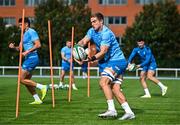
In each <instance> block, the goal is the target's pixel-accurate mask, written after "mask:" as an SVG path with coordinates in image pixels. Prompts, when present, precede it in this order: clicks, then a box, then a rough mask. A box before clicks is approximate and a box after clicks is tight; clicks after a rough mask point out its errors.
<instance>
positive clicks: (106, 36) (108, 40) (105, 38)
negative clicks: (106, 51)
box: [101, 32, 111, 46]
mask: <svg viewBox="0 0 180 125" xmlns="http://www.w3.org/2000/svg"><path fill="white" fill-rule="evenodd" d="M110 44H111V36H110V34H109V33H108V32H106V33H104V34H103V35H102V41H101V46H110Z"/></svg>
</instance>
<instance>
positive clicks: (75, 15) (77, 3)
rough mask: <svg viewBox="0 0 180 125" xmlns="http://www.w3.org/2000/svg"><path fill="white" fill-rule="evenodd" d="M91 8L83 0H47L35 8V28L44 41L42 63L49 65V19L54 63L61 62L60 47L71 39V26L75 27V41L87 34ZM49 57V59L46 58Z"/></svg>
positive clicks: (41, 52) (41, 51) (41, 55)
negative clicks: (65, 0)
mask: <svg viewBox="0 0 180 125" xmlns="http://www.w3.org/2000/svg"><path fill="white" fill-rule="evenodd" d="M90 14H91V13H90V9H89V8H87V7H86V6H85V3H84V1H83V0H74V1H73V2H72V4H71V5H69V4H68V3H66V2H64V0H47V2H45V3H42V4H40V5H39V6H38V7H37V8H36V9H35V28H36V30H37V31H38V33H39V36H40V40H41V43H42V49H41V50H40V58H41V60H42V62H41V65H49V47H48V44H49V43H48V24H47V22H48V20H50V21H51V26H52V50H53V64H54V65H58V64H59V62H60V59H61V57H60V53H59V51H60V49H61V48H62V47H63V46H64V45H65V42H66V40H71V28H72V26H74V27H75V42H76V41H78V40H80V38H82V37H83V36H84V35H85V33H86V32H85V31H86V30H87V29H88V27H89V26H90V24H89V17H90ZM46 59H48V60H46Z"/></svg>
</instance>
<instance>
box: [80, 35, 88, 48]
mask: <svg viewBox="0 0 180 125" xmlns="http://www.w3.org/2000/svg"><path fill="white" fill-rule="evenodd" d="M89 41H90V38H89V37H88V36H87V35H86V36H85V37H84V38H83V39H81V40H80V41H79V42H78V45H80V46H86V45H87V44H88V42H89Z"/></svg>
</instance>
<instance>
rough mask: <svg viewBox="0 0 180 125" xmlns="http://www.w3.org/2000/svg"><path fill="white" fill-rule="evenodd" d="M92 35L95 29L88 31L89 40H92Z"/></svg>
mask: <svg viewBox="0 0 180 125" xmlns="http://www.w3.org/2000/svg"><path fill="white" fill-rule="evenodd" d="M92 35H93V29H92V28H90V29H89V30H88V32H87V34H86V36H87V37H88V38H89V39H91V38H92Z"/></svg>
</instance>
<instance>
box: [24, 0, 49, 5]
mask: <svg viewBox="0 0 180 125" xmlns="http://www.w3.org/2000/svg"><path fill="white" fill-rule="evenodd" d="M46 1H47V0H24V2H25V5H26V6H37V5H39V4H41V3H44V2H46Z"/></svg>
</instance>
